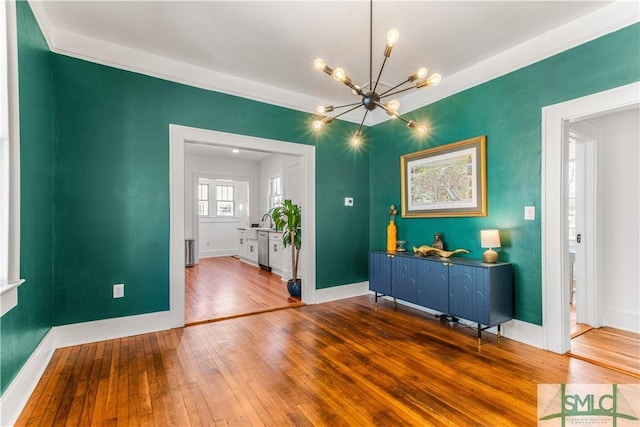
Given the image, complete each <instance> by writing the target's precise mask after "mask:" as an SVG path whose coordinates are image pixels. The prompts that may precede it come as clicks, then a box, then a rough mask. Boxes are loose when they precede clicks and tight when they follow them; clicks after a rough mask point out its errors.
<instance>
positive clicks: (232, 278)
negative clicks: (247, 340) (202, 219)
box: [185, 257, 302, 325]
mask: <svg viewBox="0 0 640 427" xmlns="http://www.w3.org/2000/svg"><path fill="white" fill-rule="evenodd" d="M299 305H302V303H301V302H300V300H299V299H296V298H291V297H290V296H289V292H288V291H287V284H286V282H283V281H282V280H281V278H280V276H279V275H277V274H275V273H270V272H268V271H265V270H262V269H260V268H258V267H256V266H253V265H249V264H246V263H244V262H242V261H240V260H239V259H237V258H234V257H216V258H201V259H200V264H197V265H195V266H194V267H189V268H185V322H186V324H187V325H193V324H198V323H203V322H210V321H215V320H222V319H227V318H232V317H237V316H244V315H247V314H255V313H261V312H264V311H271V310H279V309H283V308H290V307H297V306H299Z"/></svg>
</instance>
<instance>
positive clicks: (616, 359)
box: [571, 327, 640, 379]
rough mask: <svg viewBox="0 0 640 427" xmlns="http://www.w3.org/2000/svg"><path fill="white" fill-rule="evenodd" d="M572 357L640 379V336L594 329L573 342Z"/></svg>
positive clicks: (612, 329)
mask: <svg viewBox="0 0 640 427" xmlns="http://www.w3.org/2000/svg"><path fill="white" fill-rule="evenodd" d="M571 356H573V357H577V358H580V359H583V360H586V361H589V362H591V363H596V364H598V365H600V366H605V367H609V368H611V369H615V370H617V371H620V372H624V373H627V374H629V375H633V376H635V377H636V378H639V379H640V335H638V334H634V333H633V332H627V331H622V330H620V329H615V328H608V327H603V328H593V329H591V330H589V331H587V332H585V333H583V334H581V335H580V336H578V337H576V338H573V339H572V340H571Z"/></svg>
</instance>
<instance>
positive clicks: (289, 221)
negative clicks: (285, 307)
mask: <svg viewBox="0 0 640 427" xmlns="http://www.w3.org/2000/svg"><path fill="white" fill-rule="evenodd" d="M270 212H271V219H272V220H273V224H274V226H275V228H276V230H281V231H282V245H283V246H284V247H285V248H286V247H287V246H291V279H289V280H288V281H287V290H288V291H289V294H290V295H291V296H292V297H299V296H300V295H301V280H300V279H298V256H299V254H300V244H301V243H302V241H301V236H300V234H301V231H302V217H301V216H300V213H301V209H300V206H298V205H296V204H294V203H291V200H288V199H287V200H285V201H284V202H280V203H278V204H277V205H276V206H274V207H273V208H272V209H271V211H270Z"/></svg>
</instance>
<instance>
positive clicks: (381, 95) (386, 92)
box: [380, 79, 411, 98]
mask: <svg viewBox="0 0 640 427" xmlns="http://www.w3.org/2000/svg"><path fill="white" fill-rule="evenodd" d="M410 81H411V80H410V79H407V80H405V81H403V82H402V83H398V84H397V85H395V86H394V87H392V88H391V89H387V90H385V91H384V92H382V93H381V94H380V98H382V97H383V96H385V95H387V94H388V93H389V92H391V91H392V90H394V89H398V88H399V87H400V86H402V85H403V84H405V83H409V82H410ZM409 89H411V88H409ZM404 90H406V89H404Z"/></svg>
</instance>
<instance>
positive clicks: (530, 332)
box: [370, 292, 544, 348]
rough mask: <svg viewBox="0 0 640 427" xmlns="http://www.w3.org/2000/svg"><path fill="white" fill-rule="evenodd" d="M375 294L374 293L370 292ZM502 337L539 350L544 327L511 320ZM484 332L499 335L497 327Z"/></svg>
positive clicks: (504, 326)
mask: <svg viewBox="0 0 640 427" xmlns="http://www.w3.org/2000/svg"><path fill="white" fill-rule="evenodd" d="M370 293H371V294H373V292H370ZM378 298H384V299H386V300H389V301H393V298H392V297H387V296H384V297H378ZM397 302H398V304H402V305H404V306H407V307H411V308H414V309H416V310H420V311H424V312H425V313H429V314H440V312H439V311H435V310H431V309H429V308H426V307H423V306H420V305H417V304H412V303H410V302H406V301H402V300H397ZM460 321H461V323H465V324H467V323H468V324H471V323H472V322H469V321H467V320H466V319H460ZM501 329H502V336H503V337H505V338H509V339H512V340H514V341H518V342H521V343H523V344H527V345H530V346H533V347H537V348H543V344H544V340H543V328H542V326H538V325H534V324H532V323H527V322H523V321H522V320H517V319H513V320H509V321H508V322H505V323H503V324H502V325H501ZM482 332H483V333H484V332H489V333H492V334H494V335H495V334H497V333H498V329H497V328H496V327H493V328H489V329H486V330H484V331H482Z"/></svg>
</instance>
